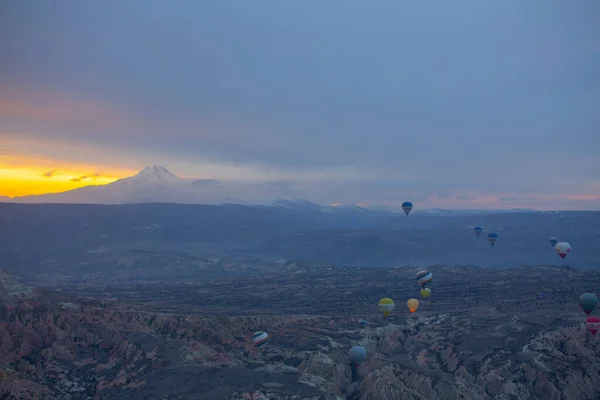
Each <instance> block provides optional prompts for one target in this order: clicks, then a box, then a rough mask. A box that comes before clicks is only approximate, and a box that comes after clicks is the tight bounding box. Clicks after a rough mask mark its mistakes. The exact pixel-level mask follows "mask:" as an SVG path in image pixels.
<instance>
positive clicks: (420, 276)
mask: <svg viewBox="0 0 600 400" xmlns="http://www.w3.org/2000/svg"><path fill="white" fill-rule="evenodd" d="M432 280H433V274H432V273H431V272H429V271H427V270H422V271H419V272H417V283H418V284H419V285H421V287H422V288H424V287H425V286H427V285H428V284H430V283H431V281H432Z"/></svg>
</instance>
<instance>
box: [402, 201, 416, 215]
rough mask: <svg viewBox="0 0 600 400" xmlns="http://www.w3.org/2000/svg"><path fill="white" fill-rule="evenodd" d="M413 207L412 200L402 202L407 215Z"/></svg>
mask: <svg viewBox="0 0 600 400" xmlns="http://www.w3.org/2000/svg"><path fill="white" fill-rule="evenodd" d="M412 208H413V204H412V203H411V202H410V201H405V202H404V203H402V211H404V213H405V214H406V215H408V213H409V212H410V210H412Z"/></svg>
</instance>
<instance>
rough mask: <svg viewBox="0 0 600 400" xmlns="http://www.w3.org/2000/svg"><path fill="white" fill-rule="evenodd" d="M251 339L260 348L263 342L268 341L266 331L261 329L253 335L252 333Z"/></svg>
mask: <svg viewBox="0 0 600 400" xmlns="http://www.w3.org/2000/svg"><path fill="white" fill-rule="evenodd" d="M252 341H253V342H254V345H255V346H256V347H258V348H259V349H260V348H261V347H263V346H264V345H265V344H267V343H269V335H268V334H267V332H263V331H258V332H254V335H252Z"/></svg>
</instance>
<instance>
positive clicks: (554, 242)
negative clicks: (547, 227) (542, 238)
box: [548, 236, 558, 247]
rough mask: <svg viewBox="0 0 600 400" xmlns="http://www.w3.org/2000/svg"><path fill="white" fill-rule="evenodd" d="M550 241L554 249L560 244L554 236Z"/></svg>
mask: <svg viewBox="0 0 600 400" xmlns="http://www.w3.org/2000/svg"><path fill="white" fill-rule="evenodd" d="M548 241H549V242H550V246H552V247H554V246H556V243H558V239H557V238H555V237H554V236H552V237H551V238H550V239H548Z"/></svg>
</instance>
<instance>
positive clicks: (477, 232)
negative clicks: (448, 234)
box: [473, 225, 483, 237]
mask: <svg viewBox="0 0 600 400" xmlns="http://www.w3.org/2000/svg"><path fill="white" fill-rule="evenodd" d="M473 232H475V235H476V236H477V237H479V236H481V232H483V227H482V226H481V225H477V226H476V227H475V228H473Z"/></svg>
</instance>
